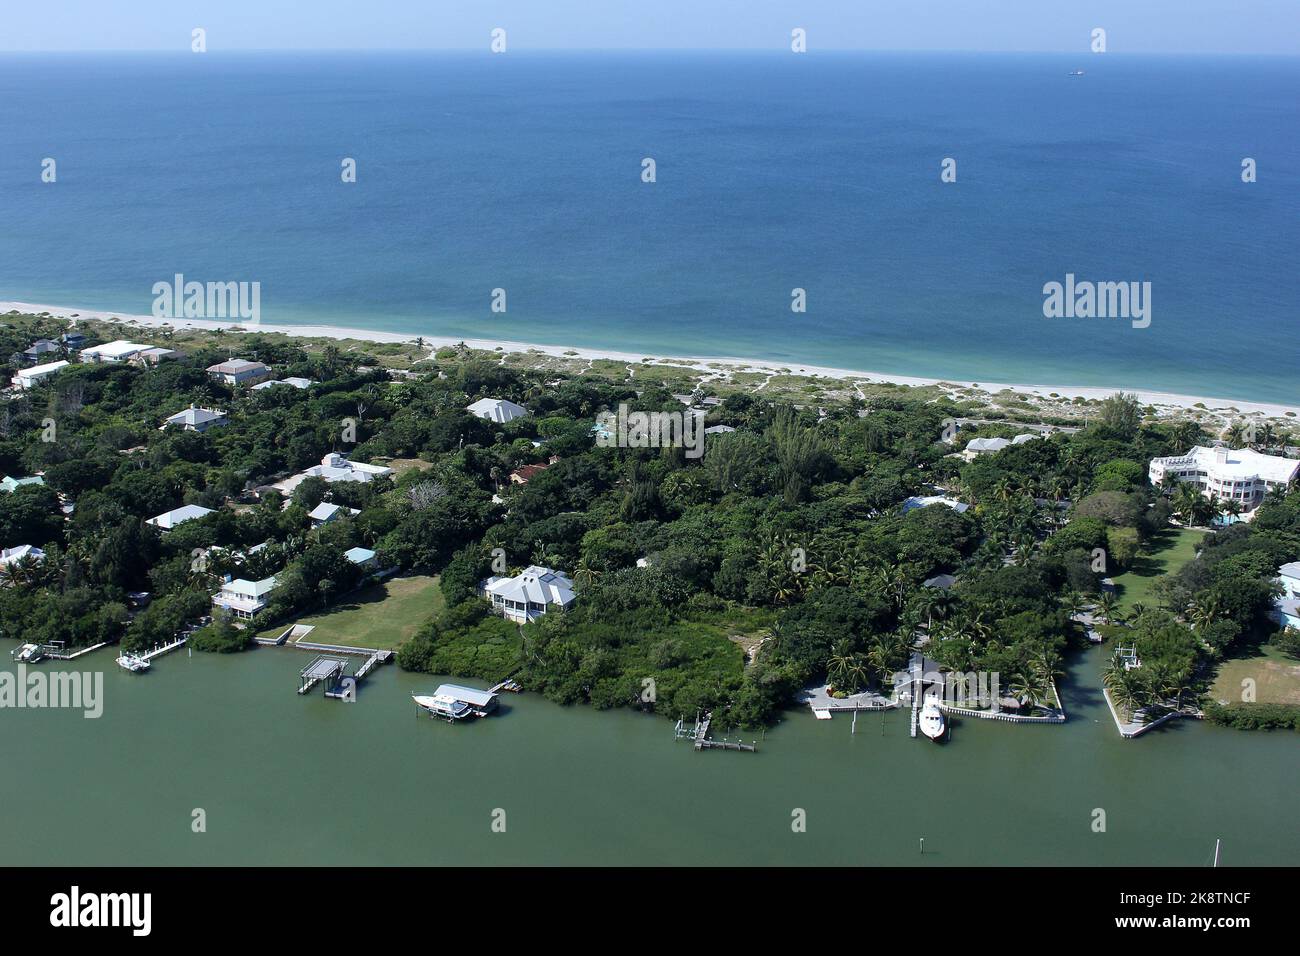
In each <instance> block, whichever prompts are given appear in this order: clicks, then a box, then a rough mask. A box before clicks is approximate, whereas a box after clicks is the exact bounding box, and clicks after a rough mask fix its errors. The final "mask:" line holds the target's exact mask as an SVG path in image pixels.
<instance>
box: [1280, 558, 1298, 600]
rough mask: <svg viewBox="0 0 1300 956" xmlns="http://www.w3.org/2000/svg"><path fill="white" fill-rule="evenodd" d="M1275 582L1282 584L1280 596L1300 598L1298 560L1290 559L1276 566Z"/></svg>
mask: <svg viewBox="0 0 1300 956" xmlns="http://www.w3.org/2000/svg"><path fill="white" fill-rule="evenodd" d="M1277 583H1278V584H1280V585H1282V597H1284V598H1300V561H1292V562H1291V563H1290V564H1284V565H1282V567H1280V568H1278V569H1277Z"/></svg>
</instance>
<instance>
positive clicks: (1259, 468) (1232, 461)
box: [1152, 445, 1300, 481]
mask: <svg viewBox="0 0 1300 956" xmlns="http://www.w3.org/2000/svg"><path fill="white" fill-rule="evenodd" d="M1179 459H1183V460H1186V459H1191V460H1192V461H1194V462H1195V463H1196V467H1197V468H1198V469H1200V468H1208V467H1211V466H1212V467H1213V468H1214V470H1215V472H1216V474H1218V475H1221V476H1224V477H1228V478H1235V479H1244V478H1262V479H1263V480H1265V481H1291V480H1293V479H1294V478H1295V477H1296V474H1297V472H1300V459H1296V458H1282V457H1280V456H1278V455H1265V454H1263V453H1261V452H1257V451H1255V450H1254V449H1252V448H1225V447H1223V446H1221V445H1218V446H1210V447H1206V446H1204V445H1196V446H1195V447H1193V448H1192V450H1191V451H1189V452H1188V453H1187V454H1186V455H1176V456H1174V457H1171V458H1153V459H1152V463H1153V464H1154V463H1156V462H1159V463H1160V464H1162V465H1163V464H1169V463H1174V464H1178V463H1179Z"/></svg>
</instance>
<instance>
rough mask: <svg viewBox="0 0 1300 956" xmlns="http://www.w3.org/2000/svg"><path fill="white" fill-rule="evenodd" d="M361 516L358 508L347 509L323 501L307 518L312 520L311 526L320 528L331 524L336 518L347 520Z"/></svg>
mask: <svg viewBox="0 0 1300 956" xmlns="http://www.w3.org/2000/svg"><path fill="white" fill-rule="evenodd" d="M359 514H361V512H360V511H358V510H357V509H356V508H345V507H343V506H342V505H332V504H327V503H326V502H324V501H322V502H321V503H320V504H318V505H317V506H316V507H315V508H312V509H311V511H310V512H308V515H307V517H309V518H311V526H312V527H313V528H319V527H321V526H322V525H327V524H329V523H330V522H331V521H333V520H334V519H335V518H346V517H348V516H349V515H359Z"/></svg>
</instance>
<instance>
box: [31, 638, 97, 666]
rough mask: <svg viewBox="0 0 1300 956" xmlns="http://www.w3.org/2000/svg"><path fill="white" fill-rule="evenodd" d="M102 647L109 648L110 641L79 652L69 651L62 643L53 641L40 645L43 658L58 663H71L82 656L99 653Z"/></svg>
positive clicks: (84, 648)
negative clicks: (93, 652)
mask: <svg viewBox="0 0 1300 956" xmlns="http://www.w3.org/2000/svg"><path fill="white" fill-rule="evenodd" d="M101 647H108V641H101V642H100V643H98V644H92V645H91V646H90V647H83V648H82V649H81V650H79V651H69V650H68V649H67V648H66V646H65V645H64V643H63V642H62V641H51V642H50V643H48V644H41V645H40V654H41V657H48V658H50V659H51V660H56V661H71V660H75V659H76V658H78V657H80V656H81V655H82V654H89V653H90V652H91V651H97V650H99V649H100V648H101Z"/></svg>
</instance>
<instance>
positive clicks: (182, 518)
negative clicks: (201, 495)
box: [145, 505, 215, 532]
mask: <svg viewBox="0 0 1300 956" xmlns="http://www.w3.org/2000/svg"><path fill="white" fill-rule="evenodd" d="M214 513H215V512H213V510H212V509H211V508H204V507H203V506H202V505H182V506H181V507H179V508H176V509H174V510H172V511H167V512H164V513H163V514H160V515H156V516H155V517H153V518H150V519H149V520H148V521H146V522H145V524H151V525H153V526H154V527H155V528H158V529H160V530H161V531H164V532H166V531H170V530H172V528H174V527H176V526H177V525H179V524H184V523H185V522H186V521H192V520H193V519H195V518H203V517H205V516H207V515H210V514H214Z"/></svg>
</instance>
